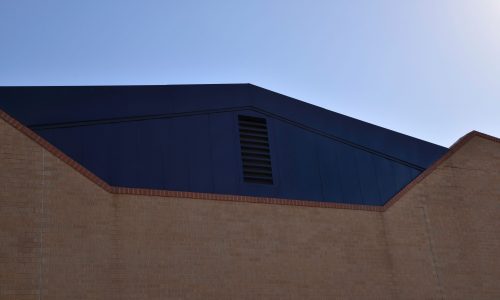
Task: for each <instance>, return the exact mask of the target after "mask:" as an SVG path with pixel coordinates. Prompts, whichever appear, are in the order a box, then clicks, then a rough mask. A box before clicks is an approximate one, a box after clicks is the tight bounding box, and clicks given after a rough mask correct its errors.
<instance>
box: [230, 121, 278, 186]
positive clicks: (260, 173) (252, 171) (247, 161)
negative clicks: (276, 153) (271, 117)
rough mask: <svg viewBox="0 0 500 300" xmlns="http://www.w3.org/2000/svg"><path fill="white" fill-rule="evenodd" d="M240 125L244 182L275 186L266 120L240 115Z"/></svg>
mask: <svg viewBox="0 0 500 300" xmlns="http://www.w3.org/2000/svg"><path fill="white" fill-rule="evenodd" d="M238 123H239V127H240V145H241V159H242V162H243V180H244V181H245V182H250V183H261V184H273V172H272V167H271V152H270V151H269V138H268V133H267V123H266V119H263V118H256V117H250V116H242V115H239V116H238Z"/></svg>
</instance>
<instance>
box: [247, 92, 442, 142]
mask: <svg viewBox="0 0 500 300" xmlns="http://www.w3.org/2000/svg"><path fill="white" fill-rule="evenodd" d="M249 85H251V86H253V87H255V88H259V89H262V90H265V91H266V92H268V93H273V94H277V95H280V96H282V97H286V98H288V99H290V100H294V101H298V102H300V103H303V104H305V105H310V106H313V107H314V108H316V109H320V110H323V111H325V112H328V113H335V114H338V115H340V116H342V117H344V118H348V119H351V120H355V121H357V122H360V123H363V124H366V125H370V126H374V127H377V128H380V129H383V130H387V131H390V132H392V133H395V134H399V135H402V136H405V137H407V138H410V139H415V140H418V141H420V142H422V143H427V144H431V145H434V146H436V147H442V148H447V147H445V146H442V145H439V144H436V143H433V142H429V141H426V140H423V139H421V138H417V137H414V136H411V135H408V134H405V133H402V132H399V131H396V130H393V129H389V128H386V127H383V126H380V125H377V124H373V123H370V122H366V121H363V120H360V119H357V118H354V117H351V116H348V115H344V114H342V113H339V112H337V111H333V110H329V109H327V108H324V107H321V106H318V105H316V104H312V103H309V102H306V101H303V100H300V99H297V98H293V97H291V96H287V95H284V94H281V93H278V92H275V91H273V90H269V89H266V88H263V87H261V86H258V85H255V84H252V83H250V84H249Z"/></svg>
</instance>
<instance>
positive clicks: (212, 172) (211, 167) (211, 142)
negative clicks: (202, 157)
mask: <svg viewBox="0 0 500 300" xmlns="http://www.w3.org/2000/svg"><path fill="white" fill-rule="evenodd" d="M207 120H208V126H207V128H208V151H209V155H210V184H211V191H212V193H214V192H215V179H214V177H215V174H214V165H215V164H214V153H213V149H212V147H213V141H212V114H208V115H207Z"/></svg>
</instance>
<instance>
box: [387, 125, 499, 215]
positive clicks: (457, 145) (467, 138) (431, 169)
mask: <svg viewBox="0 0 500 300" xmlns="http://www.w3.org/2000/svg"><path fill="white" fill-rule="evenodd" d="M473 137H481V138H484V139H487V140H490V141H493V142H497V143H500V139H499V138H496V137H494V136H491V135H487V134H484V133H481V132H478V131H471V132H469V133H468V134H466V135H464V136H463V137H461V138H460V139H458V141H456V142H455V143H454V144H453V145H452V146H451V147H450V149H449V150H448V152H446V154H445V155H443V156H442V157H441V158H440V159H438V160H437V161H435V162H434V163H433V164H432V165H431V166H430V167H428V168H427V169H426V170H425V171H424V172H422V173H420V175H418V176H417V177H416V178H415V179H413V180H412V181H411V182H410V183H408V184H407V185H406V186H405V187H404V188H403V189H402V190H401V191H399V192H398V193H397V194H396V195H394V196H393V197H392V198H391V200H389V201H387V203H386V204H385V205H384V206H383V207H382V209H381V211H386V210H387V209H389V207H391V206H392V205H393V204H394V203H396V202H397V201H398V200H399V199H401V197H403V196H404V195H405V194H406V193H407V192H408V191H410V190H411V189H412V188H413V187H414V186H415V185H417V184H418V183H419V182H420V181H422V180H424V178H425V177H427V176H428V175H429V174H431V173H432V172H434V170H436V169H437V168H438V167H439V166H440V165H441V164H443V163H444V162H445V161H446V160H447V159H448V158H450V157H451V156H452V155H453V154H455V152H457V151H458V150H459V149H460V148H462V146H464V145H465V144H467V142H469V141H470V140H471V139H472V138H473Z"/></svg>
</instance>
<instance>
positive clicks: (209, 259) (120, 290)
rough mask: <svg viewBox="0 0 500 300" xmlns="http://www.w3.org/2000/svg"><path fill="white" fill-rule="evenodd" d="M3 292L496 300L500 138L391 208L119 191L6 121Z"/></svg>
mask: <svg viewBox="0 0 500 300" xmlns="http://www.w3.org/2000/svg"><path fill="white" fill-rule="evenodd" d="M0 142H1V143H0V299H2V300H3V299H259V298H260V299H307V298H309V299H331V298H354V299H360V298H383V299H386V298H393V299H398V298H399V299H402V298H403V299H412V298H413V299H423V298H428V299H430V298H437V299H441V298H446V299H459V298H462V299H471V298H474V299H488V298H489V299H498V298H500V285H498V283H499V282H500V258H499V256H498V253H500V221H499V220H500V184H499V183H500V143H498V142H495V141H490V140H487V139H484V138H482V137H479V136H478V137H474V138H472V139H471V140H469V141H468V142H467V143H466V144H465V145H463V146H462V147H461V148H460V149H459V150H458V151H457V152H456V153H454V154H453V155H452V156H451V157H450V158H448V159H447V160H446V161H445V162H444V163H442V164H441V165H440V166H439V167H438V168H436V169H435V170H434V171H433V172H432V173H431V174H430V175H428V176H427V177H425V179H423V180H422V181H420V182H419V183H418V184H416V185H415V186H414V187H413V188H412V189H410V190H409V191H408V192H407V193H405V194H404V195H403V196H402V197H401V198H400V199H399V200H398V201H397V202H395V204H394V205H392V206H391V207H390V208H389V209H388V210H387V211H385V212H373V211H364V210H351V209H335V208H317V207H302V206H290V205H273V204H257V203H246V202H231V201H215V200H199V199H189V198H175V197H154V196H140V195H126V194H114V193H109V192H108V191H106V190H104V189H103V188H101V187H100V186H98V185H96V184H95V183H94V182H92V181H90V180H89V179H88V178H87V177H85V176H82V175H81V174H80V173H79V172H77V171H75V169H73V168H71V167H69V166H68V165H67V164H66V163H64V162H63V161H61V160H60V159H59V158H57V157H55V156H54V155H53V154H52V153H51V152H49V151H46V150H44V148H42V147H41V146H40V145H38V144H37V143H35V142H33V141H32V140H31V139H30V138H28V137H27V136H25V135H23V134H22V133H21V132H20V131H19V130H17V129H15V128H13V127H12V126H10V125H9V124H7V123H6V122H5V121H3V120H0Z"/></svg>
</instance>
